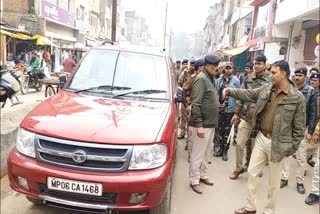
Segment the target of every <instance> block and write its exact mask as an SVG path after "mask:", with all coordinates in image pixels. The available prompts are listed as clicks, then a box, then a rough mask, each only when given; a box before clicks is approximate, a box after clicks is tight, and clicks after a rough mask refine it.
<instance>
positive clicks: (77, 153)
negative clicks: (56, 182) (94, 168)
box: [72, 150, 87, 163]
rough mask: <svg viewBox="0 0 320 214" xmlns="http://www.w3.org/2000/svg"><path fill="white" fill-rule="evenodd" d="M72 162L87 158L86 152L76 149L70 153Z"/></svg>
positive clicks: (81, 161)
mask: <svg viewBox="0 0 320 214" xmlns="http://www.w3.org/2000/svg"><path fill="white" fill-rule="evenodd" d="M72 159H73V161H74V162H77V163H83V162H85V161H86V160H87V153H86V152H85V151H83V150H77V151H75V152H74V153H73V154H72Z"/></svg>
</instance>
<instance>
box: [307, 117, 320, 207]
mask: <svg viewBox="0 0 320 214" xmlns="http://www.w3.org/2000/svg"><path fill="white" fill-rule="evenodd" d="M319 135H320V121H319V122H318V125H317V128H316V131H315V132H314V133H313V136H312V140H313V142H315V143H318V144H319ZM319 153H320V147H318V158H317V161H316V165H315V167H314V171H313V177H312V184H311V192H310V194H309V195H308V197H307V198H306V200H305V202H306V204H309V205H313V204H318V203H319Z"/></svg>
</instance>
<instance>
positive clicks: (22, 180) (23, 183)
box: [18, 176, 29, 190]
mask: <svg viewBox="0 0 320 214" xmlns="http://www.w3.org/2000/svg"><path fill="white" fill-rule="evenodd" d="M18 183H19V184H20V186H22V187H23V188H25V189H27V190H29V185H28V182H27V180H26V179H25V178H23V177H20V176H18Z"/></svg>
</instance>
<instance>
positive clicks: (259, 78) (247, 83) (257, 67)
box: [230, 55, 271, 180]
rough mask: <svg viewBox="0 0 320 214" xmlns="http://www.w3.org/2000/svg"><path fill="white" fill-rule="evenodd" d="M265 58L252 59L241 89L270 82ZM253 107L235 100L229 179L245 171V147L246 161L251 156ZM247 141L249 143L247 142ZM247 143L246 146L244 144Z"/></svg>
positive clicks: (257, 86) (252, 87)
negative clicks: (232, 162) (232, 164)
mask: <svg viewBox="0 0 320 214" xmlns="http://www.w3.org/2000/svg"><path fill="white" fill-rule="evenodd" d="M266 61H267V58H266V57H265V56H264V55H257V56H256V57H255V59H254V72H253V73H251V74H248V75H247V76H246V78H245V80H244V82H243V84H242V85H241V88H242V89H257V88H260V87H261V86H263V85H265V84H268V83H270V82H271V79H270V77H269V75H268V74H267V72H266ZM254 109H255V104H254V103H249V102H243V101H240V100H237V102H236V109H235V112H234V116H233V118H232V120H231V123H233V124H234V123H235V122H236V121H237V120H238V118H240V123H239V126H238V133H237V145H236V170H235V171H234V172H233V173H232V175H231V176H230V179H232V180H235V179H237V178H238V177H239V175H241V174H242V173H244V172H245V165H244V164H243V156H244V153H245V150H244V149H245V147H247V163H249V159H250V156H251V133H250V131H251V129H250V126H251V123H252V118H253V113H254ZM248 142H249V143H248ZM246 144H247V146H246Z"/></svg>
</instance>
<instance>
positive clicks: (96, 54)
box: [69, 50, 119, 90]
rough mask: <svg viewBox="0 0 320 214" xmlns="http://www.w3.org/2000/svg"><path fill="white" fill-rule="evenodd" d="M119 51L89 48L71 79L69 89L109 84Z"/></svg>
mask: <svg viewBox="0 0 320 214" xmlns="http://www.w3.org/2000/svg"><path fill="white" fill-rule="evenodd" d="M118 54H119V51H113V50H108V51H105V50H91V51H90V52H89V53H88V54H87V55H86V57H85V58H84V59H83V61H82V62H81V64H80V66H79V68H78V69H77V71H76V73H75V74H74V77H73V78H72V81H71V83H70V85H69V88H70V89H74V90H78V89H82V88H89V87H95V86H99V85H111V84H112V77H113V73H114V69H115V65H116V61H117V57H118Z"/></svg>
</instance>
